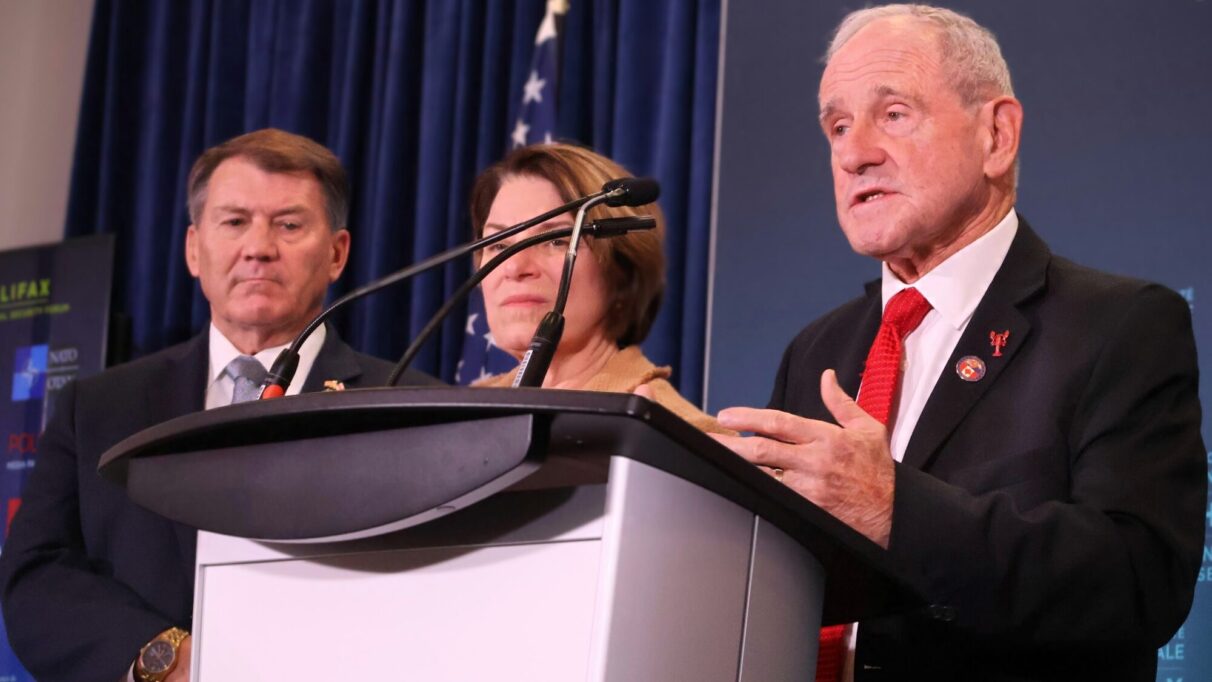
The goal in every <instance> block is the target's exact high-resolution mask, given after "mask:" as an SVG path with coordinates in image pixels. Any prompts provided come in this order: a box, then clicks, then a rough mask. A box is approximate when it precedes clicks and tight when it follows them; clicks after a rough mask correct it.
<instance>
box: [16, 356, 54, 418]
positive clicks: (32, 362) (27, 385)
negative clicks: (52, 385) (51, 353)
mask: <svg viewBox="0 0 1212 682" xmlns="http://www.w3.org/2000/svg"><path fill="white" fill-rule="evenodd" d="M48 350H49V349H48V347H47V346H46V344H42V345H38V346H19V347H18V348H17V352H16V354H15V358H14V362H13V394H12V398H13V402H15V403H18V402H23V401H26V400H35V399H36V400H41V399H42V398H43V396H45V395H46V360H47V355H48Z"/></svg>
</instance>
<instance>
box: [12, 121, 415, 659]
mask: <svg viewBox="0 0 1212 682" xmlns="http://www.w3.org/2000/svg"><path fill="white" fill-rule="evenodd" d="M348 207H349V191H348V188H347V183H346V179H345V171H344V169H343V168H342V167H341V162H340V161H339V160H338V159H337V157H336V156H334V155H333V153H332V152H331V151H329V150H328V149H326V148H324V147H323V146H321V145H319V144H317V143H315V142H313V141H311V140H309V139H307V138H305V137H301V136H299V135H293V134H290V133H286V132H283V131H280V130H272V129H267V130H259V131H256V132H253V133H248V134H247V135H241V136H240V137H237V138H234V139H231V140H228V141H227V142H224V143H223V144H220V145H218V146H216V147H212V148H211V149H208V150H206V152H204V153H203V154H202V156H201V157H199V159H198V161H197V162H196V163H195V164H194V167H193V170H192V171H191V172H190V178H189V212H190V218H191V220H192V221H193V224H192V225H190V227H189V232H188V233H187V236H186V245H185V259H186V263H187V264H188V266H189V271H190V273H192V274H193V275H194V276H195V277H197V278H198V280H199V282H200V283H201V285H202V293H203V294H204V295H205V296H206V299H207V301H208V302H209V303H210V312H211V324H210V327H209V329H208V330H206V331H204V332H203V333H201V334H200V335H198V336H196V337H195V338H194V339H193V340H191V341H188V342H186V343H184V344H182V345H179V346H175V347H173V348H169V349H166V350H163V351H161V352H159V353H156V354H154V355H150V356H148V357H146V358H143V359H140V360H137V361H135V362H132V363H129V364H126V365H122V366H119V367H116V368H113V369H110V370H109V371H106V372H104V373H102V374H99V375H97V376H95V377H90V378H87V379H83V380H81V381H79V382H76V384H74V385H72V386H69V387H68V388H66V389H64V391H63V394H62V395H61V396H60V402H59V403H58V404H57V409H56V411H55V414H54V417H53V418H52V420H51V422H50V423H49V424H48V425H47V428H46V433H45V434H44V436H43V438H42V444H43V447H42V452H41V453H40V455H39V458H38V466H37V468H36V469H35V470H34V474H33V476H32V477H31V478H30V481H29V485H28V487H27V488H26V490H25V493H24V501H23V504H22V507H21V510H20V511H19V512H18V513H17V515H16V517H15V518H14V519H13V524H12V529H11V531H10V534H9V537H8V542H7V544H6V545H5V547H4V556H3V558H0V600H3V606H4V620H5V622H6V625H7V627H8V634H9V639H10V641H11V643H12V645H13V650H14V651H16V652H17V656H18V657H19V658H20V659H21V662H22V663H24V664H25V665H26V667H28V668H29V670H30V672H32V673H33V674H34V676H35V677H36V678H37V679H38V680H102V681H108V682H118V680H121V679H130V678H132V677H133V678H134V679H136V680H140V681H153V682H159V681H161V680H166V681H168V682H176V681H177V680H186V679H188V678H189V654H190V648H191V647H190V639H189V632H188V630H189V626H190V619H191V616H192V612H193V594H194V551H195V542H196V537H197V536H196V531H195V530H194V529H192V528H188V527H186V526H183V525H181V524H179V523H175V522H173V521H170V520H168V519H165V518H162V517H159V516H157V515H155V514H153V513H152V512H149V511H147V510H145V509H143V508H141V507H139V506H137V505H135V504H134V503H133V502H131V501H130V500H129V499H127V497H126V495H125V493H124V492H123V490H122V489H121V488H119V487H118V486H116V485H114V484H111V483H109V482H107V481H104V480H102V479H101V478H100V476H99V475H98V474H97V460H98V458H99V457H100V455H101V453H102V452H104V451H105V450H106V449H108V448H109V447H110V446H112V445H114V444H115V443H117V442H118V441H120V440H122V439H123V438H125V437H127V436H129V435H131V434H133V433H135V432H137V431H140V430H142V429H145V428H147V427H149V426H152V425H154V424H157V423H159V422H162V421H165V420H167V419H171V418H173V417H177V416H180V415H183V414H186V413H188V412H194V411H197V410H201V409H203V408H204V407H205V408H212V407H217V406H219V405H228V404H231V403H235V402H241V401H244V400H250V399H253V398H255V397H256V396H257V392H258V388H259V387H260V384H261V382H262V379H263V378H264V376H265V373H266V368H267V367H268V366H269V365H270V364H272V362H273V359H274V358H275V357H276V356H277V353H278V352H279V351H280V350H281V349H282V347H284V346H285V345H286V344H288V343H289V342H290V341H291V340H293V338H294V336H295V335H296V334H297V333H298V332H299V331H301V330H302V329H303V327H304V326H305V325H306V324H307V323H308V322H309V321H311V319H312V318H313V317H314V316H315V315H316V314H318V313H319V312H320V307H321V304H322V303H323V301H324V294H325V291H326V290H327V289H328V285H329V284H330V283H331V282H333V281H334V280H336V278H337V277H338V276H339V275H340V274H341V271H342V270H343V269H344V267H345V263H346V260H347V258H348V256H349V245H350V234H349V232H348V231H347V230H346V229H345V225H346V219H347V214H348ZM300 356H301V358H300V361H299V368H298V372H297V374H296V376H295V380H294V382H293V383H292V384H291V385H290V387H289V388H288V390H287V393H290V394H293V393H298V392H300V391H317V390H321V389H322V388H323V387H324V385H325V383H326V382H340V383H342V384H344V385H347V386H350V387H355V386H359V385H362V386H378V385H382V384H383V383H384V382H385V381H386V378H387V375H388V373H389V371H390V370H391V365H390V364H389V363H387V362H384V361H382V360H379V359H376V358H372V357H369V356H366V355H362V354H360V353H357V352H355V351H354V350H353V349H352V348H350V347H349V346H347V345H345V344H344V343H342V342H341V341H340V339H338V338H337V336H336V333H335V332H334V331H333V330H331V329H328V330H325V329H324V328H320V329H318V330H317V331H316V333H315V334H313V335H312V336H311V337H310V338H309V339H308V340H307V342H306V343H304V344H303V346H302V348H301V349H300ZM406 381H409V382H411V383H429V382H432V381H433V380H432V379H430V378H429V377H425V376H424V375H420V374H413V375H411V376H410V377H408V378H407V379H406Z"/></svg>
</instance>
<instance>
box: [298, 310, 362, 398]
mask: <svg viewBox="0 0 1212 682" xmlns="http://www.w3.org/2000/svg"><path fill="white" fill-rule="evenodd" d="M360 376H362V363H360V362H359V361H358V355H357V353H355V352H354V350H353V349H352V348H350V347H349V346H347V345H345V343H344V342H343V341H341V338H340V337H339V336H337V331H336V330H335V329H333V328H332V327H331V326H330V327H328V328H327V329H326V331H325V334H324V345H323V346H320V352H319V354H318V355H316V361H315V362H314V363H313V364H312V366H311V371H310V372H308V374H307V379H306V381H304V382H303V393H313V392H316V391H323V390H324V382H325V381H340V382H346V381H352V380H354V379H357V378H358V377H360Z"/></svg>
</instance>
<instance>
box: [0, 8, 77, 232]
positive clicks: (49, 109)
mask: <svg viewBox="0 0 1212 682" xmlns="http://www.w3.org/2000/svg"><path fill="white" fill-rule="evenodd" d="M93 1H94V0H0V250H4V249H11V248H16V247H19V246H27V245H30V244H41V243H46V242H54V241H58V240H60V239H62V238H63V221H64V217H65V216H66V214H67V189H68V183H69V180H70V175H71V164H72V151H73V149H74V147H75V142H76V120H77V118H78V116H79V110H80V92H81V87H82V86H83V83H84V58H85V54H86V52H87V49H88V35H89V28H90V25H91V23H92V16H93Z"/></svg>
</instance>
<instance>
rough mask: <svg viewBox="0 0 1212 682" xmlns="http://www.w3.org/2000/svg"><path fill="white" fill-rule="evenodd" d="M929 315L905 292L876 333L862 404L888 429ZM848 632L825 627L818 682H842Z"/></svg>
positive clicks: (924, 304) (921, 301)
mask: <svg viewBox="0 0 1212 682" xmlns="http://www.w3.org/2000/svg"><path fill="white" fill-rule="evenodd" d="M928 312H930V302H929V301H927V300H926V299H925V298H923V297H922V295H921V294H920V293H918V290H917V289H913V288H909V289H903V290H901V292H900V293H898V294H897V295H895V296H893V297H892V298H891V299H890V300H889V301H888V305H887V306H885V307H884V318H883V320H881V321H880V330H879V331H878V332H876V334H875V341H873V342H872V343H871V350H870V351H869V352H868V353H867V365H866V367H865V368H864V369H863V384H862V387H861V389H860V390H859V397H858V405H859V407H861V408H863V410H864V411H865V412H866V413H867V414H869V415H871V416H872V417H874V418H876V419H878V420H879V422H880V423H881V424H884V425H885V426H887V424H888V416H889V415H890V414H891V413H892V406H893V404H895V403H896V394H897V389H898V388H899V384H900V379H901V356H902V355H904V350H905V337H906V336H909V334H910V333H912V332H913V330H914V329H917V326H918V325H919V324H921V323H922V319H923V318H924V317H926V313H928ZM846 629H847V628H846V626H845V625H831V626H829V627H826V628H821V637H820V644H819V646H818V647H817V655H816V679H817V682H837V681H838V680H841V679H842V669H843V663H844V661H845V659H846V656H845V652H846Z"/></svg>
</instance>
